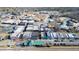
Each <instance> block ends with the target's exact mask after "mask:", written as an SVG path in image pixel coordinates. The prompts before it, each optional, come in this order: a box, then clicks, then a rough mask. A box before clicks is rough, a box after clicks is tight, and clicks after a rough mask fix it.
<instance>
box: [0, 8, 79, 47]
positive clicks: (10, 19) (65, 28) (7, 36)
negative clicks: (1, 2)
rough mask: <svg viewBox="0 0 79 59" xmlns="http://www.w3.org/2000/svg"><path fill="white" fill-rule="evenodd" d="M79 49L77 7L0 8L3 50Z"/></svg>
mask: <svg viewBox="0 0 79 59" xmlns="http://www.w3.org/2000/svg"><path fill="white" fill-rule="evenodd" d="M51 46H79V8H77V7H75V8H74V7H0V47H1V48H3V47H5V48H8V47H9V48H17V47H22V48H23V47H51Z"/></svg>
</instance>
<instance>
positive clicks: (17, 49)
mask: <svg viewBox="0 0 79 59" xmlns="http://www.w3.org/2000/svg"><path fill="white" fill-rule="evenodd" d="M0 50H1V51H2V50H5V51H6V50H14V51H79V47H49V48H48V47H24V48H21V47H18V48H5V49H4V48H0Z"/></svg>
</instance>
